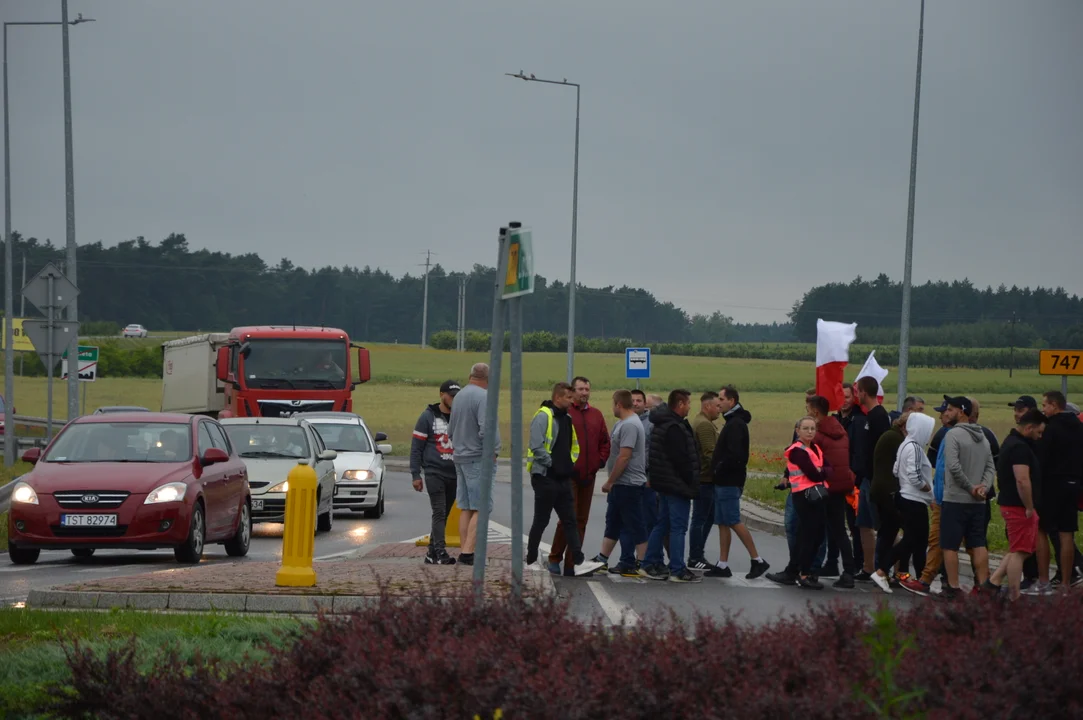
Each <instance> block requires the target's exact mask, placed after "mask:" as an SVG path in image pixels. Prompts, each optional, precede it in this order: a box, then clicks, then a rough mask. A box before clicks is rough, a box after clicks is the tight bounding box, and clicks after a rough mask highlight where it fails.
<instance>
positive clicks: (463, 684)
mask: <svg viewBox="0 0 1083 720" xmlns="http://www.w3.org/2000/svg"><path fill="white" fill-rule="evenodd" d="M674 592H676V591H674ZM719 597H720V598H723V602H726V600H725V599H724V598H727V597H728V598H730V600H733V599H735V598H736V597H737V596H736V595H734V594H727V593H723V594H721V595H720V596H719ZM797 608H800V606H799V605H797V606H796V607H795V609H797ZM797 612H798V614H797V615H795V616H792V617H790V618H786V619H779V620H777V621H775V622H773V623H771V624H767V625H760V626H750V625H749V624H748V623H746V622H744V621H742V620H739V619H738V618H730V619H727V620H725V621H722V622H715V621H712V620H710V619H706V618H700V619H697V620H696V621H695V622H694V623H693V624H691V625H686V624H683V623H680V622H678V621H677V620H675V619H673V618H672V617H671V618H669V619H666V618H665V617H662V616H654V617H647V618H645V619H644V621H643V622H641V623H639V624H637V625H635V626H632V627H624V628H622V629H615V628H612V627H607V626H605V625H602V624H601V623H600V621H599V622H596V623H594V624H591V625H586V626H585V625H584V624H582V623H581V622H579V621H578V620H576V619H575V618H574V617H573V616H571V615H570V613H569V611H568V605H567V601H564V602H560V601H556V600H544V601H540V602H538V603H537V604H533V605H527V606H523V605H521V604H517V603H514V602H511V601H506V600H505V601H499V600H497V601H490V602H487V603H484V604H477V603H474V602H473V601H472V600H470V599H461V598H460V599H443V600H441V599H439V598H435V597H421V598H417V599H411V600H407V601H402V600H398V601H394V600H389V599H387V598H383V599H382V600H381V601H380V602H378V603H377V604H376V605H375V606H373V607H369V608H367V609H365V610H361V611H359V612H357V613H355V614H353V615H352V616H346V617H342V616H335V617H327V616H324V617H321V618H320V620H319V622H318V623H317V624H316V625H315V626H313V627H312V628H311V629H309V630H307V631H304V632H302V633H299V634H298V635H297V636H296V638H295V639H293V640H292V641H291V642H287V643H285V644H284V645H279V646H271V647H269V648H268V650H269V655H270V657H269V659H268V660H267V661H265V662H255V661H253V662H247V663H243V662H242V663H236V664H231V663H228V662H216V661H214V660H206V659H202V658H199V657H197V658H195V659H194V660H193V661H191V662H188V663H183V662H181V659H180V658H179V655H178V653H177V651H176V650H175V649H173V650H170V649H169V648H166V649H165V650H164V651H162V652H161V654H160V655H159V656H158V657H157V658H156V659H151V661H150V662H148V661H147V659H145V658H141V657H137V653H136V650H135V647H136V646H135V643H134V640H133V641H132V642H131V643H129V644H127V645H123V646H121V647H119V648H116V649H113V650H111V651H109V652H107V653H105V654H99V653H95V652H94V651H92V650H88V649H83V648H82V647H80V646H79V644H78V643H77V642H74V643H73V644H71V645H69V646H68V649H67V654H68V662H69V665H70V667H71V670H72V675H71V680H70V682H68V683H64V684H59V685H56V686H52V687H50V688H49V691H50V696H51V699H50V700H49V701H47V703H46V705H45V707H42V708H40V709H41V710H43V711H45V712H50V713H53V714H54V716H57V717H62V718H83V717H95V718H102V719H103V720H110V719H113V718H116V719H118V720H119V719H120V718H134V717H152V718H157V719H158V720H170V719H172V718H193V719H194V718H200V719H201V720H210V719H212V718H230V719H231V720H244V719H245V718H253V719H255V718H268V717H296V718H301V717H303V718H306V719H307V720H321V719H323V718H337V717H346V716H349V717H365V718H420V719H425V718H433V719H435V718H475V717H477V718H486V719H487V718H491V717H494V716H495V717H503V718H506V719H507V720H513V719H514V718H556V717H559V718H569V719H572V720H575V719H578V718H583V719H586V718H592V719H593V718H607V717H619V718H622V719H628V720H633V719H636V718H643V719H644V720H647V719H651V720H653V719H654V718H662V717H673V718H700V717H704V718H706V717H709V718H735V719H736V718H741V719H743V720H756V719H757V718H783V717H794V718H803V719H808V720H817V719H819V718H825V719H826V718H872V717H923V718H924V717H928V718H945V719H946V718H952V719H956V718H958V719H963V720H969V719H971V718H974V719H975V720H976V719H977V718H1013V717H1036V718H1067V717H1080V715H1081V713H1083V683H1081V682H1080V678H1081V677H1083V650H1081V648H1080V638H1083V598H1081V596H1080V595H1079V594H1077V593H1073V594H1068V593H1065V594H1062V595H1059V596H1057V597H1053V598H1045V599H1038V600H1029V599H1028V600H1025V601H1023V602H1018V603H1014V604H1010V603H1007V602H1006V601H1004V600H1001V599H998V598H989V597H970V598H967V599H966V600H962V601H959V602H958V603H951V604H940V603H937V602H936V601H918V602H917V603H916V605H915V606H914V608H913V609H911V610H909V611H907V612H905V613H903V614H901V615H898V616H896V615H895V614H893V612H892V611H891V610H889V609H888V608H887V606H886V605H882V606H881V607H880V608H879V609H878V610H876V611H874V612H873V613H872V614H871V615H870V613H869V611H868V610H867V609H865V608H863V607H861V606H857V605H854V604H850V603H845V602H844V601H841V600H837V601H835V602H833V603H831V604H829V605H824V606H819V607H809V609H808V611H807V612H804V611H803V608H802V609H798V610H797Z"/></svg>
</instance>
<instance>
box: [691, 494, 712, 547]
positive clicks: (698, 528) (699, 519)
mask: <svg viewBox="0 0 1083 720" xmlns="http://www.w3.org/2000/svg"><path fill="white" fill-rule="evenodd" d="M712 525H714V484H713V483H700V484H699V497H697V498H696V499H695V500H693V501H692V522H691V523H690V524H689V526H688V562H693V561H695V560H704V559H705V558H704V548H705V547H706V545H707V536H708V535H710V534H711V526H712Z"/></svg>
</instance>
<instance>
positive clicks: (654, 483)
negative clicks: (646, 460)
mask: <svg viewBox="0 0 1083 720" xmlns="http://www.w3.org/2000/svg"><path fill="white" fill-rule="evenodd" d="M650 419H651V424H652V427H651V454H650V468H651V477H650V482H651V489H652V490H654V491H655V492H659V493H661V494H663V495H671V496H675V497H682V498H687V499H689V500H691V499H692V498H695V497H697V496H698V495H699V482H698V479H697V478H696V471H697V470H698V468H699V452H698V451H697V449H696V437H695V434H694V433H693V432H692V426H691V425H690V424H689V423H688V420H686V419H685V418H682V417H681V416H680V415H678V414H677V413H675V412H673V411H672V410H670V408H669V406H668V405H665V404H662V405H659V406H658V407H656V408H654V409H653V410H651V414H650Z"/></svg>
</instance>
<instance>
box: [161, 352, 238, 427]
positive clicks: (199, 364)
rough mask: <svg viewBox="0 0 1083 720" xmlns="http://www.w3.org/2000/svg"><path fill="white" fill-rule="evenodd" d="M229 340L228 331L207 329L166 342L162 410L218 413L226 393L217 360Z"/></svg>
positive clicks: (195, 413)
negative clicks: (219, 377) (210, 331)
mask: <svg viewBox="0 0 1083 720" xmlns="http://www.w3.org/2000/svg"><path fill="white" fill-rule="evenodd" d="M228 341H229V334H228V333H207V334H205V335H193V336H192V337H186V338H180V339H178V340H170V341H169V342H166V343H162V412H177V413H189V414H192V415H211V416H212V417H217V416H218V413H219V412H220V411H221V410H222V409H223V408H225V406H226V396H225V387H224V386H223V384H222V383H220V382H219V381H218V378H217V377H215V364H216V362H217V354H218V348H220V347H223V346H224V345H226V344H227V343H228Z"/></svg>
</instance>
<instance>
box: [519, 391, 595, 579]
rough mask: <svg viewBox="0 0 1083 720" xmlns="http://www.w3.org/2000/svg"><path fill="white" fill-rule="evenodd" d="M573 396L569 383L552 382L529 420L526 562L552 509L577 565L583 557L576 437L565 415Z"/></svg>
mask: <svg viewBox="0 0 1083 720" xmlns="http://www.w3.org/2000/svg"><path fill="white" fill-rule="evenodd" d="M574 400H575V394H574V392H573V391H572V387H571V385H569V384H568V383H564V382H559V383H557V384H556V385H554V386H553V395H552V400H546V401H545V402H543V403H542V405H541V407H540V408H539V409H538V412H536V413H535V414H534V419H533V420H531V422H530V442H529V443H528V447H527V463H526V469H527V472H529V473H530V484H531V486H532V487H533V488H534V522H533V523H532V524H531V526H530V538H529V541H528V542H527V551H526V562H527V564H528V565H531V564H533V563H535V562H537V560H538V545H539V544H540V543H541V538H542V533H543V532H545V528H546V527H547V526H548V525H549V519H550V518H551V517H552V514H553V511H554V510H556V513H557V517H558V518H559V519H560V521H561V522H562V523H564V527H565V529H566V531H567V533H568V547H569V548H570V549H571V551H572V557H573V558H574V559H575V564H576V565H580V564H582V562H583V560H584V557H583V544H582V540H583V539H582V538H581V537H579V532H578V530H577V529H576V523H575V502H574V498H573V496H572V483H573V482H574V481H575V480H574V475H575V461H576V458H578V457H579V439H578V438H577V437H576V434H575V428H574V427H573V426H572V419H571V418H570V417H568V407H570V406H571V404H572V402H573V401H574ZM564 574H565V575H567V576H574V575H575V568H574V567H565V568H564Z"/></svg>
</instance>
